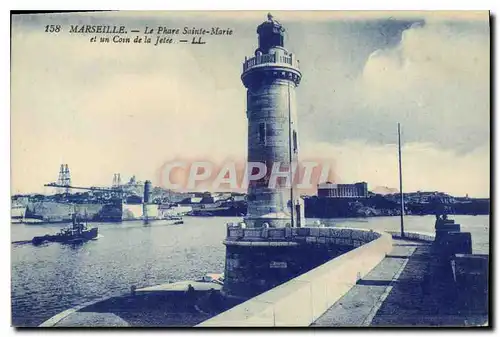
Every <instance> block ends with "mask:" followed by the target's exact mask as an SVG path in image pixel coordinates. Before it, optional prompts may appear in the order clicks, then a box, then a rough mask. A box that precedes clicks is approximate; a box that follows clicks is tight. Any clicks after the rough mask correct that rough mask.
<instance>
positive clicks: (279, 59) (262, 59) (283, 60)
mask: <svg viewBox="0 0 500 337" xmlns="http://www.w3.org/2000/svg"><path fill="white" fill-rule="evenodd" d="M266 63H273V64H286V65H290V66H292V67H294V68H299V61H298V60H297V59H296V58H295V57H294V56H293V55H290V56H286V55H279V54H262V55H257V56H254V57H252V58H250V59H245V62H243V71H244V72H245V71H247V70H248V69H250V68H253V67H256V66H259V65H262V64H266Z"/></svg>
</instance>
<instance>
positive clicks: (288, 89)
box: [241, 14, 304, 227]
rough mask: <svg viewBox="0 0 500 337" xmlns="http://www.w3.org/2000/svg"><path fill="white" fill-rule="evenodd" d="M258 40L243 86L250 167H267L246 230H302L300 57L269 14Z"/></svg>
mask: <svg viewBox="0 0 500 337" xmlns="http://www.w3.org/2000/svg"><path fill="white" fill-rule="evenodd" d="M257 34H258V39H259V41H258V43H259V46H258V48H257V49H256V50H255V56H254V57H251V58H250V59H248V58H245V62H244V63H243V73H242V75H241V80H242V81H243V84H244V85H245V87H246V88H247V111H246V114H247V118H248V162H251V163H262V164H264V165H265V166H266V167H267V174H266V175H265V176H264V177H263V178H261V179H260V180H257V181H250V183H249V186H248V212H247V216H246V218H245V224H246V225H247V227H262V226H263V224H265V223H267V224H268V225H269V227H287V226H290V227H300V226H301V225H303V217H304V212H303V202H302V200H301V199H300V197H299V195H297V194H296V193H294V192H295V189H294V188H293V183H292V181H293V178H292V177H293V175H294V174H295V172H296V165H297V160H298V135H297V109H296V102H295V88H296V87H297V86H298V85H299V83H300V79H301V77H302V74H301V72H300V70H299V62H298V60H297V58H296V56H295V55H294V54H292V53H291V52H289V51H288V50H287V49H286V48H285V45H284V40H285V39H284V37H285V29H284V28H283V26H282V25H281V24H280V23H279V22H278V21H276V20H275V19H274V18H273V17H272V16H271V15H270V14H268V20H267V21H265V22H263V23H262V24H261V25H259V26H258V28H257ZM250 167H251V166H250ZM290 168H291V169H290ZM253 170H255V168H254V169H253ZM273 170H274V171H273ZM257 171H258V169H257ZM273 172H275V174H273ZM278 172H285V173H278ZM248 174H255V175H257V172H253V171H252V172H248ZM273 179H274V181H276V184H275V186H274V187H273V186H272V185H270V184H269V182H270V180H273Z"/></svg>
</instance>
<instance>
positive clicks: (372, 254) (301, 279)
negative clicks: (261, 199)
mask: <svg viewBox="0 0 500 337" xmlns="http://www.w3.org/2000/svg"><path fill="white" fill-rule="evenodd" d="M304 230H306V231H304ZM291 233H292V236H291V238H290V240H289V241H288V242H295V243H299V246H298V247H305V246H304V245H308V244H317V243H318V241H319V242H324V243H322V244H323V245H336V244H342V245H347V246H349V245H350V247H351V248H354V247H355V246H356V248H354V249H351V250H350V251H349V252H347V253H345V254H342V255H340V256H338V257H336V258H334V259H332V260H329V261H327V262H326V263H323V264H321V265H319V266H317V267H316V268H313V269H312V270H310V271H308V272H306V273H304V274H302V275H300V276H298V277H295V278H293V279H291V280H289V281H287V282H285V283H283V284H281V285H279V286H277V287H275V288H273V289H271V290H269V291H266V292H264V293H262V294H260V295H258V296H256V297H254V298H252V299H250V300H248V301H246V302H244V303H242V304H240V305H238V306H236V307H234V308H232V309H230V310H228V311H226V312H224V313H222V314H220V315H218V316H216V317H213V318H211V319H209V320H207V321H205V322H203V323H201V324H200V325H198V326H201V327H234V326H242V327H243V326H244V327H250V326H255V327H270V326H282V327H290V326H309V325H310V324H311V323H312V322H314V321H315V320H316V319H317V318H318V317H320V316H321V315H322V314H323V313H324V312H325V311H326V310H327V309H328V308H329V307H330V306H331V305H333V304H334V303H335V302H336V301H337V300H339V299H340V298H341V297H342V296H343V295H344V294H345V293H347V291H349V290H350V289H351V288H352V287H353V286H354V285H355V284H356V281H357V280H358V279H359V278H362V277H364V276H365V275H366V274H367V273H368V272H369V271H370V270H372V269H373V268H374V267H375V266H376V265H377V264H378V263H379V262H380V261H382V259H383V258H384V257H385V255H386V254H388V253H389V252H390V251H391V249H392V238H391V236H390V234H387V233H381V232H372V231H365V230H357V229H340V228H297V229H295V228H293V229H291ZM228 241H230V240H228ZM276 241H277V242H279V241H278V240H276ZM256 242H258V241H254V242H252V243H256ZM228 247H229V246H228ZM226 270H227V268H226ZM229 271H230V272H232V271H231V270H229Z"/></svg>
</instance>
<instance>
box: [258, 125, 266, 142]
mask: <svg viewBox="0 0 500 337" xmlns="http://www.w3.org/2000/svg"><path fill="white" fill-rule="evenodd" d="M259 142H260V143H261V144H266V123H260V124H259Z"/></svg>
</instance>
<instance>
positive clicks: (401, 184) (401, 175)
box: [398, 123, 405, 238]
mask: <svg viewBox="0 0 500 337" xmlns="http://www.w3.org/2000/svg"><path fill="white" fill-rule="evenodd" d="M398 154H399V156H398V159H399V195H400V197H401V237H402V238H404V237H405V228H404V213H405V204H404V197H403V173H402V169H401V126H400V124H399V123H398Z"/></svg>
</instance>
